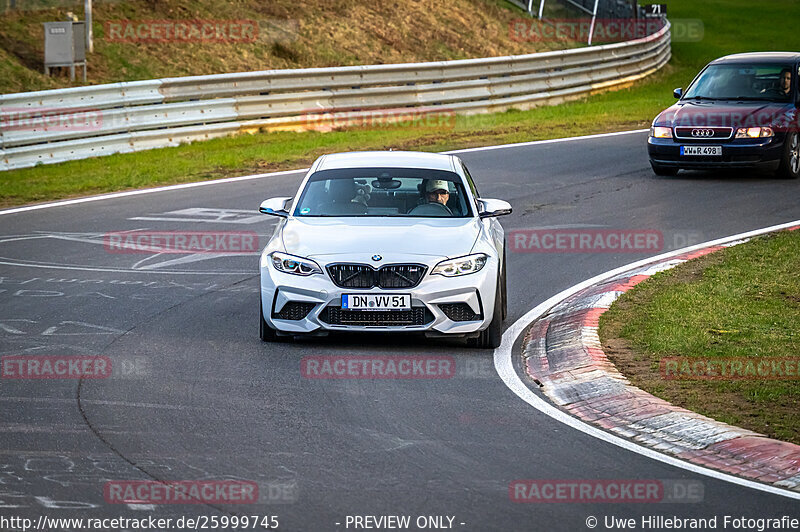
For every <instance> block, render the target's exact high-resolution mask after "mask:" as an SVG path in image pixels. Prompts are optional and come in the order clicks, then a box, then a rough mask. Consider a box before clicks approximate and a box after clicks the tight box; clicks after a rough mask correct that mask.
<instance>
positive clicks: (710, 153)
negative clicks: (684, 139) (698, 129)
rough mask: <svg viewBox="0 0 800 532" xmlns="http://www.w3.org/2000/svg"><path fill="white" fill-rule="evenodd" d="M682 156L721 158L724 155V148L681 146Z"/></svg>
mask: <svg viewBox="0 0 800 532" xmlns="http://www.w3.org/2000/svg"><path fill="white" fill-rule="evenodd" d="M681 155H695V156H696V155H699V156H700V157H719V156H721V155H722V146H681Z"/></svg>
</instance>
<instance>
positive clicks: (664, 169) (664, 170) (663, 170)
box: [650, 161, 678, 177]
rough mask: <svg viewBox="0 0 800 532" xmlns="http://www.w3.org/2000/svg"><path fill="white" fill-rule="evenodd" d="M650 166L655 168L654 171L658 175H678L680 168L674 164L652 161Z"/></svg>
mask: <svg viewBox="0 0 800 532" xmlns="http://www.w3.org/2000/svg"><path fill="white" fill-rule="evenodd" d="M650 167H651V168H652V169H653V173H654V174H656V175H660V176H663V177H668V176H674V175H678V168H675V167H673V166H661V165H660V164H657V163H654V162H653V161H650Z"/></svg>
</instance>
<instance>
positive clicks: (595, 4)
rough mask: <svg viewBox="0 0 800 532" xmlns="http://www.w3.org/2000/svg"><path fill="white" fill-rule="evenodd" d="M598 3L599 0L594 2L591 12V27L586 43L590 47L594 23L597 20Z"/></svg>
mask: <svg viewBox="0 0 800 532" xmlns="http://www.w3.org/2000/svg"><path fill="white" fill-rule="evenodd" d="M599 2H600V0H594V9H593V10H592V25H591V26H590V27H589V42H588V43H586V44H588V45H589V46H591V45H592V36H593V35H594V23H595V20H596V19H597V4H598V3H599Z"/></svg>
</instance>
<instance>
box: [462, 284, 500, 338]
mask: <svg viewBox="0 0 800 532" xmlns="http://www.w3.org/2000/svg"><path fill="white" fill-rule="evenodd" d="M503 305H504V301H503V288H502V286H501V281H500V279H498V280H497V290H496V292H495V298H494V312H493V313H492V321H491V323H489V326H488V327H487V328H486V329H484V330H483V331H481V334H480V336H478V337H477V338H472V339H471V340H472V341H471V342H470V343H469V345H471V346H473V347H478V348H480V349H495V348H497V347H500V342H502V340H503Z"/></svg>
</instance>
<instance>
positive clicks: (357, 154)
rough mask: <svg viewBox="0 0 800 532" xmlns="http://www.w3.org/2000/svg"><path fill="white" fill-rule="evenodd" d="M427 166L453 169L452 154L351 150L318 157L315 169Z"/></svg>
mask: <svg viewBox="0 0 800 532" xmlns="http://www.w3.org/2000/svg"><path fill="white" fill-rule="evenodd" d="M378 167H387V168H429V169H431V170H447V171H451V172H452V171H453V170H454V163H453V156H452V155H442V154H439V153H426V152H419V151H353V152H346V153H332V154H330V155H323V156H322V157H321V158H320V161H319V165H318V166H317V168H316V169H317V170H331V169H335V168H378Z"/></svg>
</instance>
